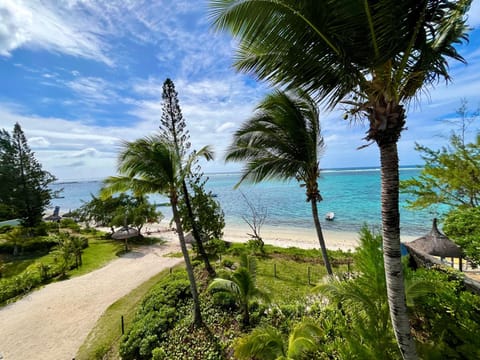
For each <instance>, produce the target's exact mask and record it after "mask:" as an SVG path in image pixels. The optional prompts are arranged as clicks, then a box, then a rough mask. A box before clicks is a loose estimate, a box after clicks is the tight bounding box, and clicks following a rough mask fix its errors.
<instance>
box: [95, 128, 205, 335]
mask: <svg viewBox="0 0 480 360" xmlns="http://www.w3.org/2000/svg"><path fill="white" fill-rule="evenodd" d="M179 154H180V153H179V152H178V151H177V149H176V146H175V144H173V143H171V142H169V141H167V140H166V139H165V138H163V137H162V136H160V135H153V136H150V137H145V138H141V139H138V140H136V141H133V142H124V143H123V146H122V150H121V151H120V154H119V159H118V169H117V170H118V173H119V175H118V176H111V177H109V178H107V179H105V181H104V187H103V188H102V190H101V197H109V196H112V195H113V194H114V193H117V192H124V191H132V193H133V194H134V195H137V196H138V195H145V194H149V193H159V194H164V195H166V196H168V198H169V200H170V205H171V207H172V213H173V218H174V221H175V225H176V232H177V234H178V239H179V242H180V247H181V250H182V254H183V258H184V261H185V266H186V269H187V274H188V277H189V281H190V290H191V294H192V298H193V312H194V324H195V325H196V326H201V324H202V316H201V312H200V300H199V297H198V290H197V284H196V281H195V276H194V273H193V266H192V262H191V260H190V255H189V253H188V250H187V245H186V242H185V234H184V231H183V227H182V222H181V218H180V214H179V212H178V203H179V199H180V189H182V185H183V183H184V179H185V174H187V173H188V172H189V168H190V166H191V164H192V163H193V162H194V161H195V160H196V159H197V158H198V157H205V158H206V159H210V158H211V157H212V153H211V151H210V149H209V148H208V147H204V148H202V149H201V150H199V151H198V152H194V153H192V154H190V156H188V158H187V159H184V158H181V157H179Z"/></svg>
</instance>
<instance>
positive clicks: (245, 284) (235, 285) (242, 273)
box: [208, 254, 269, 326]
mask: <svg viewBox="0 0 480 360" xmlns="http://www.w3.org/2000/svg"><path fill="white" fill-rule="evenodd" d="M208 290H209V291H213V292H215V291H225V292H227V293H230V294H231V295H233V296H234V297H235V301H236V302H237V305H238V306H239V307H240V309H241V311H242V314H243V319H242V320H243V325H244V326H249V325H250V302H251V301H252V300H253V299H257V298H258V299H262V300H264V301H269V296H268V295H267V293H266V292H264V291H262V290H261V289H259V288H258V287H257V285H256V261H255V258H254V257H251V256H247V255H245V254H243V255H242V258H241V264H240V267H239V268H238V269H237V270H235V272H234V273H233V274H232V275H231V278H230V279H222V278H215V279H214V280H213V281H212V282H211V283H210V285H209V286H208Z"/></svg>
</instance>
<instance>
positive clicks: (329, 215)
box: [325, 211, 335, 221]
mask: <svg viewBox="0 0 480 360" xmlns="http://www.w3.org/2000/svg"><path fill="white" fill-rule="evenodd" d="M333 219H335V213H334V212H333V211H330V212H328V213H327V214H326V215H325V220H329V221H332V220H333Z"/></svg>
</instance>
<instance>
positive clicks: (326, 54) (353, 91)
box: [211, 0, 471, 359]
mask: <svg viewBox="0 0 480 360" xmlns="http://www.w3.org/2000/svg"><path fill="white" fill-rule="evenodd" d="M470 4H471V0H459V1H453V0H404V1H397V0H375V1H374V0H365V1H358V0H342V1H327V0H304V1H295V0H211V17H212V21H213V23H214V25H215V26H216V28H217V29H221V30H229V31H231V32H232V34H233V35H234V36H236V37H237V38H238V40H239V49H238V52H237V56H236V62H235V66H236V68H237V69H239V70H241V71H244V72H247V73H250V74H253V75H255V76H257V77H258V78H259V79H262V80H267V81H270V82H272V83H274V84H276V85H283V86H286V87H287V88H302V89H304V90H305V91H308V92H310V93H312V94H315V95H316V96H318V97H319V98H321V99H323V101H324V102H325V103H326V104H327V105H329V106H330V107H334V106H335V105H337V104H338V103H340V102H343V103H344V104H345V105H346V106H347V115H352V116H354V117H357V116H359V117H362V118H366V119H367V121H368V123H369V129H368V131H367V136H366V140H367V141H371V142H375V143H377V145H378V147H379V150H380V163H381V178H382V181H381V188H382V191H381V193H382V196H381V197H382V200H381V201H382V231H383V249H384V255H385V256H384V262H385V272H386V279H387V289H388V304H389V308H390V316H391V318H392V322H393V327H394V331H395V336H396V338H397V341H398V344H399V347H400V350H401V352H402V356H403V357H404V358H406V359H416V358H417V355H416V350H415V345H414V342H413V339H412V337H411V333H410V327H409V320H408V316H407V311H406V306H405V291H404V285H403V274H402V267H401V261H400V256H401V253H400V214H399V207H398V186H399V174H398V150H397V142H398V140H399V138H400V134H401V132H402V130H403V129H404V128H405V123H406V114H405V108H404V106H405V104H406V103H407V102H408V101H409V100H411V99H414V98H415V97H416V96H417V95H418V93H419V92H420V91H422V90H423V89H425V86H426V85H432V84H435V83H436V82H437V81H439V80H440V79H445V80H447V81H448V80H450V76H449V74H448V62H447V59H448V58H450V59H454V60H458V61H462V62H464V59H463V58H462V56H461V55H460V54H459V53H458V52H457V50H456V49H455V48H454V46H453V45H454V44H455V43H459V42H462V41H463V40H466V39H467V35H466V32H467V27H466V25H465V21H466V18H465V14H466V12H467V11H468V9H469V7H470Z"/></svg>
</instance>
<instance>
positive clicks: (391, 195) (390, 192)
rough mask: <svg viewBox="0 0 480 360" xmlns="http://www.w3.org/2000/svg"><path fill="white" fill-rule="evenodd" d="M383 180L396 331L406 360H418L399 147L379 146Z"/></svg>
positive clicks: (385, 250) (389, 284)
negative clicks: (404, 253)
mask: <svg viewBox="0 0 480 360" xmlns="http://www.w3.org/2000/svg"><path fill="white" fill-rule="evenodd" d="M379 148H380V161H381V176H382V235H383V259H384V263H385V277H386V281H387V297H388V306H389V309H390V317H391V319H392V326H393V331H394V332H395V337H396V339H397V342H398V346H399V348H400V351H401V353H402V357H403V358H404V359H408V360H410V359H418V356H417V352H416V349H415V342H414V340H413V338H412V335H411V333H410V324H409V319H408V313H407V307H406V303H405V286H404V281H403V271H402V261H401V252H400V212H399V208H398V207H399V205H398V200H399V196H398V193H399V174H398V151H397V144H396V143H390V144H389V143H386V144H382V145H379Z"/></svg>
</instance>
